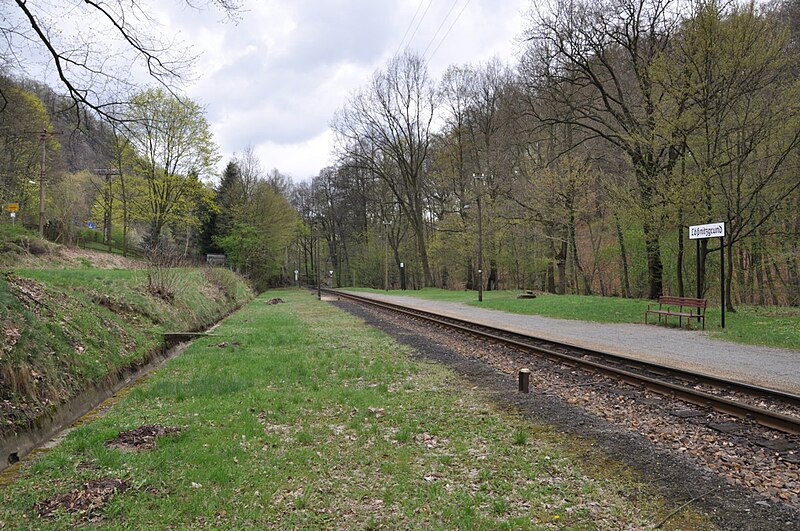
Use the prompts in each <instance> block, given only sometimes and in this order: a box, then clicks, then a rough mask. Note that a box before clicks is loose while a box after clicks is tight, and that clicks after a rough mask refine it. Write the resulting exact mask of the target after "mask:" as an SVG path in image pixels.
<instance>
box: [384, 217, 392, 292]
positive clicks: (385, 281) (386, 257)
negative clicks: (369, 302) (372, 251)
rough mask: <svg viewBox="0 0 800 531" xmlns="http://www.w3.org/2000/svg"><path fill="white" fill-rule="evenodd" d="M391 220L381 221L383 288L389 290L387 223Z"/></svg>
mask: <svg viewBox="0 0 800 531" xmlns="http://www.w3.org/2000/svg"><path fill="white" fill-rule="evenodd" d="M391 224H392V222H391V221H384V222H383V229H384V230H383V289H384V290H386V291H389V225H391Z"/></svg>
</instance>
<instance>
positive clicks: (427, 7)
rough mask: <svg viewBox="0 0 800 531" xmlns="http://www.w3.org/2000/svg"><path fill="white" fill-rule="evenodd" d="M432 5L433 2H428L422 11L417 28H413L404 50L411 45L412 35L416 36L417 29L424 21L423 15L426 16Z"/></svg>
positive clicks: (431, 0)
mask: <svg viewBox="0 0 800 531" xmlns="http://www.w3.org/2000/svg"><path fill="white" fill-rule="evenodd" d="M432 3H433V0H428V5H427V6H426V7H425V11H423V13H422V16H421V17H420V18H419V21H418V22H417V27H416V28H414V32H413V33H412V34H411V37H409V38H408V44H406V48H408V46H409V45H410V44H411V41H413V40H414V35H416V34H417V31H418V30H419V27H420V26H421V25H422V21H423V20H424V19H425V15H427V14H428V10H429V9H430V8H431V4H432Z"/></svg>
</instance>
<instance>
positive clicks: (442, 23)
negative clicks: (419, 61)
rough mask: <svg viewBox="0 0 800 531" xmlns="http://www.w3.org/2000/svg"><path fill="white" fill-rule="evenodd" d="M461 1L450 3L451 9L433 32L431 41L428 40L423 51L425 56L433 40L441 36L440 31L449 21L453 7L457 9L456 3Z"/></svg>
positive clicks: (455, 0) (454, 0) (456, 0)
mask: <svg viewBox="0 0 800 531" xmlns="http://www.w3.org/2000/svg"><path fill="white" fill-rule="evenodd" d="M459 1H460V0H453V3H452V4H450V9H449V10H448V11H447V14H446V15H445V16H444V18H443V19H442V21H441V22H440V23H439V27H438V28H436V33H434V34H433V37H431V40H430V41H428V45H427V46H426V47H425V51H424V52H422V57H425V54H427V53H428V50H429V49H430V47H431V44H433V41H435V40H436V37H438V36H439V32H440V31H442V28H443V27H444V23H445V22H447V19H448V18H450V13H452V12H453V9H455V7H456V4H458V2H459Z"/></svg>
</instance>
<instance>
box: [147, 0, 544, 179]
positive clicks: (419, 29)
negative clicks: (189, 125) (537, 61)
mask: <svg viewBox="0 0 800 531" xmlns="http://www.w3.org/2000/svg"><path fill="white" fill-rule="evenodd" d="M428 2H429V0H325V1H322V0H294V1H290V2H286V1H283V2H278V1H271V0H270V1H255V0H254V1H251V2H248V3H247V4H246V6H245V7H246V11H245V12H243V14H242V18H241V21H240V22H239V23H238V24H230V23H228V24H220V23H219V18H220V15H219V13H218V12H212V11H206V12H197V11H192V10H187V9H185V8H179V7H177V5H179V4H180V3H179V2H164V3H161V4H159V9H162V10H164V11H163V12H162V13H160V14H159V15H158V19H159V20H161V21H162V23H163V24H164V28H165V30H167V31H170V32H173V33H177V34H178V35H179V37H180V38H181V39H182V40H183V41H184V42H185V43H187V44H188V45H189V46H190V48H191V50H192V53H200V54H202V57H201V59H200V61H199V63H198V68H197V75H198V76H199V79H198V80H197V81H196V82H195V83H194V84H192V86H190V87H189V88H188V93H189V95H190V96H191V97H192V98H194V99H196V100H197V101H198V102H200V103H201V104H203V105H205V106H206V110H207V116H208V119H209V121H210V122H211V124H212V127H213V130H214V133H215V139H216V141H217V143H218V144H220V147H221V149H222V153H223V157H224V160H223V164H224V163H225V162H227V159H228V158H229V157H230V156H232V155H233V153H234V152H237V151H239V152H240V151H242V150H243V149H244V147H245V146H247V145H253V146H255V147H256V153H257V154H258V156H259V158H260V159H261V162H262V164H263V166H264V167H265V168H273V167H275V168H277V169H279V170H280V171H282V172H284V173H288V174H291V175H292V176H294V177H295V178H296V179H307V178H308V177H310V176H312V175H316V174H317V173H318V171H319V170H320V169H321V168H322V167H323V166H325V165H327V164H330V162H331V161H330V152H331V150H332V148H333V135H332V134H331V133H330V131H329V130H328V123H329V122H330V119H331V118H332V116H333V113H334V112H335V111H336V110H337V109H338V108H339V107H341V105H342V104H343V103H344V102H345V101H346V99H347V96H348V95H349V94H350V93H352V92H353V91H354V90H355V89H357V88H359V87H361V86H363V85H364V84H365V83H366V82H367V81H368V80H369V78H370V77H371V75H372V73H373V72H374V71H375V69H376V68H380V67H382V66H383V65H384V64H385V62H386V61H387V60H388V59H389V58H390V57H391V56H392V55H393V54H394V53H395V52H396V51H397V50H398V49H399V47H400V45H401V41H403V34H404V32H406V30H407V29H408V30H409V31H408V34H407V36H406V38H405V40H404V41H403V44H405V45H407V46H408V47H410V48H411V49H413V50H415V51H417V52H418V53H420V54H421V53H423V51H425V49H426V48H427V54H426V57H431V55H432V54H433V51H434V49H437V48H438V49H437V51H436V53H435V55H432V57H431V60H430V63H429V68H430V72H431V75H432V76H433V77H434V79H437V78H438V77H439V76H440V75H441V74H442V73H443V72H444V70H445V69H446V68H447V66H448V65H450V64H463V63H473V64H474V63H477V62H481V61H485V60H487V59H489V58H490V57H492V56H495V55H496V56H499V57H501V58H502V59H504V60H507V61H510V60H511V55H512V49H513V41H514V39H515V38H516V37H518V36H519V34H520V32H521V28H522V26H523V11H524V10H525V9H526V8H527V5H528V0H513V1H505V2H496V1H492V0H455V2H453V1H451V0H430V4H429V3H428ZM427 5H430V7H429V9H428V11H427V13H426V15H425V17H424V18H422V20H421V22H420V17H419V15H420V14H421V13H422V12H423V11H424V10H425V8H426V6H427ZM464 6H466V7H465V8H464ZM451 7H453V9H452V11H450V8H451ZM417 8H419V12H418V16H417V20H416V21H414V23H413V24H410V23H411V21H412V17H413V16H414V14H415V11H416V10H417ZM462 8H464V9H463V12H461V11H462ZM448 11H449V18H447V19H445V15H446V14H447V13H448ZM459 13H460V16H458V15H459ZM457 16H458V19H457V20H456V17H457ZM454 21H455V24H453V22H454ZM451 24H453V25H452V29H450V31H449V33H447V32H448V29H449V28H450V27H451ZM437 30H438V31H439V33H438V34H436V32H437ZM412 33H413V34H414V35H413V38H410V36H411V34H412ZM445 34H447V35H446V38H445V39H443V38H444V37H445Z"/></svg>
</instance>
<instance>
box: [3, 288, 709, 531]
mask: <svg viewBox="0 0 800 531" xmlns="http://www.w3.org/2000/svg"><path fill="white" fill-rule="evenodd" d="M274 296H280V297H281V298H283V299H284V300H286V301H287V304H278V305H266V304H264V301H265V300H267V299H269V298H271V297H274ZM215 333H216V334H218V336H217V337H214V338H203V339H200V340H197V341H196V342H195V343H194V344H193V345H192V347H191V348H189V349H188V350H187V351H186V352H185V353H184V354H182V355H181V356H179V357H177V358H175V359H173V360H171V361H170V362H169V363H168V364H167V365H166V366H165V367H164V368H163V369H161V370H160V371H158V372H157V373H156V374H154V375H153V376H152V377H151V378H150V379H148V380H147V381H146V382H145V383H143V384H141V385H139V386H137V387H136V388H134V389H133V390H132V391H130V392H129V393H128V394H127V395H126V396H125V397H124V398H123V399H122V400H121V401H120V402H119V403H117V404H116V405H115V406H114V407H113V408H112V409H111V410H110V411H109V412H108V414H106V415H105V416H104V417H102V418H101V419H99V420H97V421H95V422H91V423H87V424H84V425H81V426H80V427H79V428H77V429H76V430H75V431H74V432H72V433H71V434H70V435H69V436H68V437H67V438H66V440H65V441H64V442H63V443H62V444H61V445H60V446H58V447H57V448H55V449H54V450H52V451H50V452H49V453H47V454H44V455H42V456H40V457H38V458H37V459H35V460H32V461H30V462H28V463H25V465H24V466H23V467H22V468H21V470H20V471H19V477H18V479H17V480H16V481H15V482H14V483H13V484H12V485H10V486H7V487H1V488H0V528H3V526H5V528H36V529H63V528H69V527H74V526H87V527H88V526H92V527H95V526H97V525H102V527H104V528H110V529H124V528H129V527H135V528H159V529H164V528H188V527H213V528H227V529H238V528H266V527H281V528H329V527H336V528H361V529H363V528H377V527H388V528H393V529H395V528H398V529H412V528H413V529H418V528H423V529H428V528H465V529H542V528H569V529H620V528H645V527H652V526H653V525H654V524H655V523H657V522H659V521H660V520H661V519H662V518H663V517H664V516H665V515H667V514H669V513H670V512H671V510H672V506H671V504H670V503H668V502H666V501H665V500H663V499H662V498H660V497H659V496H658V493H657V492H654V491H653V490H651V489H650V488H649V487H647V486H645V485H644V484H642V483H640V482H639V481H638V480H637V479H636V477H635V474H633V473H632V472H631V471H630V470H628V469H626V468H625V467H624V466H622V465H619V464H617V463H613V462H609V461H608V460H607V459H605V458H604V457H603V456H602V455H598V454H596V453H595V452H594V451H593V450H592V449H591V447H590V446H591V445H590V444H589V443H583V442H580V441H575V440H572V439H569V438H567V437H566V436H564V435H561V434H559V433H557V432H556V431H555V430H553V429H551V428H549V427H547V426H543V425H538V424H532V423H530V422H528V421H526V420H524V419H522V418H519V417H518V416H517V415H516V414H515V413H514V412H513V411H502V410H500V409H498V408H497V407H496V406H494V405H492V403H491V402H490V401H489V400H488V398H487V397H485V396H484V395H483V394H482V393H481V391H480V390H477V389H470V388H465V387H457V388H453V387H452V386H451V385H450V382H452V381H453V380H457V379H458V378H457V377H456V376H455V375H453V374H452V373H450V372H449V371H448V370H446V369H445V368H443V367H441V366H438V365H434V364H429V363H422V362H419V361H415V360H413V359H412V358H410V357H409V356H408V353H407V350H406V349H405V348H404V347H401V346H398V345H397V344H396V343H394V342H393V341H392V340H391V339H390V338H388V337H387V336H385V335H384V334H383V333H381V332H379V331H377V330H375V329H372V328H369V327H367V326H366V325H364V324H363V323H362V322H360V321H359V320H357V319H355V318H353V317H352V316H349V315H347V314H345V313H343V312H341V311H339V310H337V309H335V308H333V307H332V306H330V305H328V304H324V303H320V302H318V301H316V300H315V299H314V297H312V296H309V294H308V293H306V292H300V291H280V292H273V293H266V294H263V295H262V296H261V297H260V298H259V299H257V300H256V301H254V302H253V303H251V304H250V305H249V306H247V307H246V308H245V309H243V310H241V311H239V312H237V313H236V314H235V315H233V316H232V317H230V318H228V319H227V320H226V321H225V322H223V323H222V324H221V325H220V326H219V327H218V328H217V329H216V330H215ZM223 344H224V346H223ZM145 423H161V424H163V425H166V426H180V427H181V428H182V431H181V432H180V433H179V434H174V435H169V436H165V437H162V438H160V439H159V440H158V444H157V448H156V449H155V450H153V451H147V452H144V451H143V452H125V451H122V450H119V449H116V448H112V447H108V446H106V445H105V441H108V440H109V439H111V438H113V437H115V436H116V435H117V434H118V433H119V432H120V431H121V430H125V429H130V428H133V427H136V426H138V425H141V424H145ZM105 477H111V478H120V479H124V480H125V481H127V482H128V483H129V484H130V489H129V490H127V491H125V492H124V493H118V494H116V495H114V496H113V497H112V499H111V500H110V502H109V503H108V505H106V506H105V507H103V508H101V509H99V510H97V511H96V512H95V513H94V514H91V515H78V514H70V513H67V512H66V511H61V512H59V513H58V514H57V515H56V516H55V518H53V519H43V518H41V517H39V516H38V515H37V512H36V510H35V504H36V503H37V502H40V501H42V500H44V499H47V498H48V497H51V496H53V495H55V494H57V493H62V492H66V491H69V490H70V489H73V488H75V487H77V486H79V485H81V484H82V483H83V482H85V481H88V480H89V479H94V478H105ZM90 519H94V521H91V522H90V521H89V520H90ZM671 526H674V527H675V528H684V529H688V528H703V527H706V528H707V527H709V522H708V521H707V520H705V519H704V518H703V517H702V516H699V515H697V514H696V513H693V512H692V510H691V509H689V510H688V511H687V512H681V513H680V514H678V515H677V516H676V517H675V519H671V520H669V522H668V525H667V528H670V527H671Z"/></svg>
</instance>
